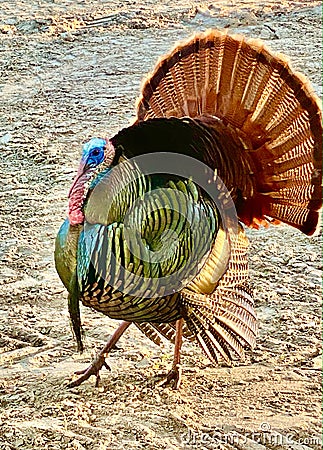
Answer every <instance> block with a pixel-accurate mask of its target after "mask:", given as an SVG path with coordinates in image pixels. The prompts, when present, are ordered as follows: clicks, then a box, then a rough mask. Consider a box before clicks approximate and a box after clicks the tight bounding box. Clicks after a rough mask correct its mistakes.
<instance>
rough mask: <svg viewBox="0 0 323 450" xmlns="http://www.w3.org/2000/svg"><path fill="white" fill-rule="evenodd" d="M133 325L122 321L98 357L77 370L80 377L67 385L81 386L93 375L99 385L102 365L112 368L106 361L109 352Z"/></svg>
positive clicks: (70, 386)
mask: <svg viewBox="0 0 323 450" xmlns="http://www.w3.org/2000/svg"><path fill="white" fill-rule="evenodd" d="M130 325H131V322H126V321H123V322H121V323H120V325H119V326H118V328H117V329H116V331H115V332H114V333H113V335H112V336H111V337H110V338H109V340H108V342H107V343H106V344H105V346H104V347H103V349H102V350H101V351H100V353H99V354H98V355H97V357H96V358H95V359H94V361H93V362H92V363H91V365H90V366H89V367H87V368H86V369H84V370H80V371H77V372H75V374H76V375H81V376H80V377H79V378H77V379H76V380H74V381H71V382H70V383H69V384H68V385H67V387H69V388H73V387H76V386H80V384H82V383H83V381H85V380H87V379H89V378H90V376H91V375H95V376H96V382H95V387H98V386H99V382H100V370H101V369H102V367H103V366H104V367H106V368H107V369H108V370H110V367H109V366H108V364H107V363H106V361H105V357H106V355H107V353H109V351H110V350H111V349H112V348H113V347H114V345H115V344H116V343H117V342H118V340H119V339H120V337H121V336H122V335H123V333H124V332H125V331H126V329H127V328H128V327H129V326H130Z"/></svg>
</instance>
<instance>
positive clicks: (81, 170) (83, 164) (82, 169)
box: [68, 161, 91, 198]
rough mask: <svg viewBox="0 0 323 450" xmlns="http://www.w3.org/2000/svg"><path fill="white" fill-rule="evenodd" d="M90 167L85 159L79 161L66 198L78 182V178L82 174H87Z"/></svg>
mask: <svg viewBox="0 0 323 450" xmlns="http://www.w3.org/2000/svg"><path fill="white" fill-rule="evenodd" d="M90 168H91V167H90V166H89V165H88V164H87V162H86V161H85V162H84V161H81V162H80V165H79V168H78V171H77V174H76V176H75V178H74V181H73V184H72V186H71V188H70V190H69V193H68V198H70V197H71V194H72V192H73V191H74V189H75V187H76V185H77V183H78V182H79V180H80V179H81V178H82V177H83V176H84V175H86V174H87V172H88V171H89V169H90Z"/></svg>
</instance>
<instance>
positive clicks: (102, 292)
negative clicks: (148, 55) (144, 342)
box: [55, 30, 322, 387]
mask: <svg viewBox="0 0 323 450" xmlns="http://www.w3.org/2000/svg"><path fill="white" fill-rule="evenodd" d="M321 149H322V124H321V110H320V106H319V102H318V99H317V97H316V95H315V94H314V93H313V91H312V89H311V87H310V86H309V83H308V82H307V81H306V79H305V78H304V77H303V76H301V75H300V74H298V73H295V72H294V71H293V70H292V69H291V68H290V66H289V64H288V63H287V61H286V60H285V59H284V58H283V57H282V56H278V55H274V54H273V53H271V52H270V51H269V50H268V49H267V48H265V47H264V45H263V44H262V43H261V42H260V41H255V40H246V39H244V38H243V37H241V36H230V35H229V34H227V33H225V32H222V31H216V30H210V31H207V32H205V33H202V34H197V35H194V36H193V37H192V38H191V39H189V40H188V41H187V42H184V43H180V44H178V45H177V46H176V47H175V48H174V49H173V50H172V51H171V52H170V53H169V54H167V55H166V56H164V57H163V58H162V59H161V60H160V61H159V62H158V63H157V65H156V67H155V69H154V70H153V72H152V73H151V74H150V75H149V76H148V77H147V78H146V79H145V80H144V82H143V85H142V89H141V95H140V98H139V99H138V102H137V119H136V121H135V123H134V124H133V125H132V126H130V127H128V128H125V129H123V130H122V131H121V132H120V133H118V134H117V135H116V136H114V137H113V138H111V139H98V138H95V139H92V140H91V141H90V142H88V143H87V144H85V145H84V147H83V155H82V159H81V164H80V167H79V171H78V174H77V176H76V178H75V181H74V183H73V185H72V188H71V190H70V193H69V211H68V218H67V219H66V221H65V222H64V223H63V225H62V227H61V229H60V231H59V233H58V236H57V240H56V249H55V261H56V268H57V271H58V273H59V275H60V277H61V279H62V281H63V283H64V285H65V286H66V288H67V289H68V291H69V312H70V315H71V320H72V325H73V329H74V332H75V335H76V338H77V342H78V347H79V349H80V350H82V348H83V346H82V340H81V321H80V312H79V301H81V302H82V303H83V304H84V305H86V306H89V307H91V308H94V309H95V310H97V311H100V312H102V313H104V314H106V315H108V316H109V317H112V318H114V319H121V320H123V322H121V324H120V326H119V328H118V329H117V331H116V332H115V334H114V335H113V336H112V337H111V338H110V340H109V342H108V343H107V345H106V346H105V348H104V349H103V350H102V351H101V352H100V354H99V355H98V358H97V359H96V360H95V361H94V362H93V363H92V365H91V366H90V367H89V368H88V369H87V370H85V371H84V372H81V373H82V376H81V377H80V378H79V379H78V380H76V381H73V382H72V383H71V384H70V386H77V385H79V384H80V383H81V382H82V381H84V380H85V379H87V378H88V377H89V376H90V375H92V374H94V375H96V376H97V380H98V379H99V370H100V368H101V367H102V366H103V365H104V364H106V363H105V360H104V355H105V354H106V353H108V351H109V350H110V349H111V348H112V347H113V345H114V344H115V343H116V342H117V340H118V339H119V338H120V336H121V335H122V333H123V332H124V331H125V330H126V328H127V327H128V326H129V325H130V324H131V323H135V325H137V326H138V327H139V328H140V329H141V330H142V331H143V332H144V333H145V334H146V335H147V336H148V337H149V338H150V339H152V340H153V341H154V342H156V343H159V341H160V336H161V335H162V336H164V337H166V338H168V339H169V340H170V341H172V342H174V343H175V355H174V363H173V367H172V370H171V372H170V373H169V375H168V377H167V380H166V381H167V382H171V381H173V382H174V385H175V387H178V386H179V383H180V369H179V361H180V347H181V342H182V336H184V337H187V338H189V339H195V340H197V342H198V343H199V345H200V346H201V347H202V349H203V350H204V352H205V353H206V355H207V356H208V357H209V358H210V360H211V361H212V362H213V363H218V362H224V363H227V364H230V362H231V361H232V360H233V359H235V358H239V357H241V356H243V352H244V348H245V347H253V346H254V344H255V338H256V332H257V325H256V316H255V312H254V304H253V299H252V294H251V291H250V288H249V286H248V260H247V258H248V241H247V238H246V235H245V232H244V229H243V226H242V225H241V224H240V222H243V223H244V224H245V225H247V226H249V227H253V228H258V227H259V226H260V225H264V226H268V225H269V224H270V223H274V224H278V223H280V222H284V223H287V224H289V225H291V226H293V227H295V228H297V229H299V230H300V231H302V232H304V233H305V234H308V235H311V234H313V233H314V232H315V230H316V229H317V227H318V221H319V210H320V208H321V205H322V200H321V184H322V174H321V160H322V158H321ZM174 154H176V155H174ZM222 182H223V183H222ZM231 199H232V200H233V203H234V205H233V203H232V201H231ZM234 206H235V208H236V211H237V216H238V219H239V222H237V221H235V208H234Z"/></svg>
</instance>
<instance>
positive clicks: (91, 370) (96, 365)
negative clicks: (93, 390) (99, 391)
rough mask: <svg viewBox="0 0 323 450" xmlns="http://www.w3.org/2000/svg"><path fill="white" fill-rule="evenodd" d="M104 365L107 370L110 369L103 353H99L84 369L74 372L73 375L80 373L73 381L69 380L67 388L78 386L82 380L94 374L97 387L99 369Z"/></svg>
mask: <svg viewBox="0 0 323 450" xmlns="http://www.w3.org/2000/svg"><path fill="white" fill-rule="evenodd" d="M103 366H104V367H105V368H106V369H107V370H110V371H111V368H110V366H109V365H108V364H107V363H106V361H105V358H104V356H103V355H99V356H98V357H97V358H96V359H95V360H94V361H93V362H92V364H91V365H90V366H89V367H87V368H86V369H83V370H78V371H76V372H74V373H75V375H81V376H80V377H79V378H77V379H76V380H74V381H71V382H70V383H69V384H68V385H67V387H68V388H74V387H76V386H80V385H81V384H82V383H83V381H85V380H88V379H89V378H90V376H92V375H94V376H95V377H96V381H95V387H99V383H100V379H101V377H100V370H101V369H102V367H103Z"/></svg>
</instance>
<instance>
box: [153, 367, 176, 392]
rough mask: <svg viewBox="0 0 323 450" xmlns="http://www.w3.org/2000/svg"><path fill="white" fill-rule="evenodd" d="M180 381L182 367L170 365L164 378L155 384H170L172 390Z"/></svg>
mask: <svg viewBox="0 0 323 450" xmlns="http://www.w3.org/2000/svg"><path fill="white" fill-rule="evenodd" d="M181 382H182V368H181V367H179V366H176V367H172V369H171V370H170V371H169V372H168V374H167V375H166V378H165V379H163V380H162V381H160V382H159V383H158V384H157V386H161V387H167V386H172V387H173V389H174V390H177V389H179V387H180V385H181Z"/></svg>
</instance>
